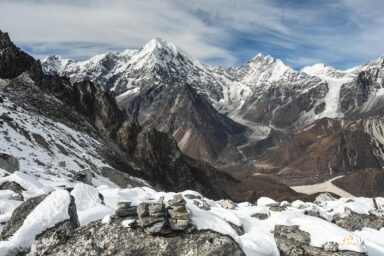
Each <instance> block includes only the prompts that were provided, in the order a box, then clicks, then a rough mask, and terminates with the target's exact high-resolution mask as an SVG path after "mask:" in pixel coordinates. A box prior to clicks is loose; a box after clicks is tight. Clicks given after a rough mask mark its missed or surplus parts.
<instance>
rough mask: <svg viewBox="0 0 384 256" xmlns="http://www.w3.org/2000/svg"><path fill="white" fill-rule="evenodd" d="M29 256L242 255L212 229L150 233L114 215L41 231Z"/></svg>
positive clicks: (225, 238) (230, 242)
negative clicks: (109, 218)
mask: <svg viewBox="0 0 384 256" xmlns="http://www.w3.org/2000/svg"><path fill="white" fill-rule="evenodd" d="M28 255H29V256H41V255H46V256H48V255H55V256H64V255H65V256H67V255H135V256H141V255H142V256H144V255H157V256H160V255H161V256H174V255H199V256H204V255H206V256H208V255H222V256H226V255H228V256H243V255H245V254H244V252H243V251H242V250H241V248H240V246H239V245H238V244H237V243H236V242H235V241H234V240H233V239H232V238H230V237H228V236H224V235H221V234H219V233H216V232H213V231H208V230H207V231H194V232H191V233H188V232H182V233H180V232H178V233H171V234H167V235H157V236H152V235H149V234H147V233H146V232H145V231H143V230H142V229H140V228H126V227H123V226H122V224H121V222H120V221H119V220H118V219H116V220H113V221H112V222H111V223H110V224H102V223H101V221H97V222H94V223H91V224H88V225H86V226H83V227H81V228H79V229H77V230H75V231H73V232H72V233H70V234H62V235H57V232H55V231H54V230H52V231H50V232H48V233H45V234H43V235H42V236H41V237H39V238H38V240H37V241H36V242H35V243H34V244H33V246H32V249H31V252H30V253H29V254H28Z"/></svg>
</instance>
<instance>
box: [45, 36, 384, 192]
mask: <svg viewBox="0 0 384 256" xmlns="http://www.w3.org/2000/svg"><path fill="white" fill-rule="evenodd" d="M43 69H44V71H45V72H46V73H49V74H60V75H64V76H68V77H69V78H70V79H71V80H72V81H78V80H80V79H84V78H86V79H90V80H93V81H96V82H98V83H100V84H102V85H104V86H105V87H107V88H111V90H112V91H113V92H114V94H115V95H116V99H117V102H118V105H119V106H120V108H121V109H125V110H126V112H127V113H128V114H130V115H132V116H134V117H136V118H137V120H138V122H139V124H140V125H142V126H144V127H151V128H155V129H157V130H160V131H163V132H165V133H168V134H169V135H171V136H173V138H174V139H175V140H176V142H177V144H178V146H179V148H180V149H181V151H182V152H184V153H185V154H187V155H189V156H190V157H192V158H194V159H198V160H204V161H209V162H210V163H211V164H213V165H214V166H216V167H219V168H221V169H226V170H227V171H229V172H230V173H231V174H233V175H235V176H236V177H237V178H238V179H241V180H246V179H250V178H249V177H253V175H254V174H259V173H264V174H272V175H274V176H276V177H278V179H282V180H284V181H286V182H292V183H295V184H296V183H300V184H304V183H313V182H316V181H321V180H325V179H328V178H330V177H333V176H335V175H343V174H346V173H350V172H354V171H358V170H364V169H367V168H374V169H377V170H382V166H383V162H384V161H383V159H384V158H383V156H384V155H383V153H382V147H383V146H382V145H383V143H384V139H383V129H382V121H381V118H380V115H381V114H382V112H383V104H382V102H383V101H384V97H383V95H384V94H383V90H384V89H383V88H384V84H383V83H384V58H383V57H381V58H378V59H376V60H372V61H370V62H368V63H366V64H363V65H360V66H357V67H355V68H352V69H349V70H337V69H335V68H332V67H328V66H325V65H322V64H317V65H314V66H310V67H305V68H303V69H302V70H300V71H295V70H293V69H291V68H290V67H288V66H286V65H285V64H284V63H283V62H282V61H280V60H278V59H274V58H272V57H271V56H263V55H260V54H259V55H257V56H256V57H254V58H253V59H251V60H250V61H248V62H247V63H245V64H244V65H242V66H240V67H228V68H225V67H212V66H208V65H204V64H201V63H199V62H198V61H196V60H194V59H192V58H190V57H189V56H188V55H187V54H186V53H185V52H184V51H182V50H180V49H178V48H177V47H176V46H175V45H173V44H172V43H169V42H165V41H163V40H161V39H154V40H151V41H150V42H148V43H147V44H146V45H145V46H144V47H143V48H142V49H139V50H126V51H124V52H121V53H108V54H103V55H98V56H95V57H93V58H91V59H90V60H87V61H82V62H78V61H73V60H65V59H62V58H60V57H58V56H51V57H48V58H47V59H45V60H44V61H43ZM250 180H253V178H251V179H250Z"/></svg>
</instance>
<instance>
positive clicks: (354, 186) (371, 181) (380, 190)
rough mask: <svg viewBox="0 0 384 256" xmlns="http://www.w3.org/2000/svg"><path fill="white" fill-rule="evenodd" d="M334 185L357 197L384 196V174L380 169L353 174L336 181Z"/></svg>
mask: <svg viewBox="0 0 384 256" xmlns="http://www.w3.org/2000/svg"><path fill="white" fill-rule="evenodd" d="M333 184H335V185H336V186H338V187H340V188H342V189H344V190H345V191H348V192H349V193H351V194H352V195H355V196H366V197H377V196H380V197H382V196H384V186H383V184H384V173H383V171H382V170H380V169H365V170H361V171H358V172H353V173H351V174H349V175H346V176H344V177H342V178H339V179H337V180H334V181H333Z"/></svg>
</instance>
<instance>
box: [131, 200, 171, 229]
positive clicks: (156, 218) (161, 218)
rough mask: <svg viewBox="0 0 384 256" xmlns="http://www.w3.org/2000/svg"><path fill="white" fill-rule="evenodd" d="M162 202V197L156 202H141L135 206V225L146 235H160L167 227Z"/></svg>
mask: <svg viewBox="0 0 384 256" xmlns="http://www.w3.org/2000/svg"><path fill="white" fill-rule="evenodd" d="M163 201H164V197H161V198H160V199H159V201H158V202H154V203H147V202H142V203H140V204H139V205H138V206H137V215H138V220H137V224H138V225H139V227H141V228H143V229H144V231H145V232H147V233H148V234H157V233H162V231H163V230H164V229H165V227H166V225H167V216H166V214H165V207H164V203H163Z"/></svg>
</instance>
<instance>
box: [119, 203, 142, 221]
mask: <svg viewBox="0 0 384 256" xmlns="http://www.w3.org/2000/svg"><path fill="white" fill-rule="evenodd" d="M117 207H118V208H117V209H116V216H117V217H120V218H125V217H130V216H136V215H137V207H136V206H131V202H118V203H117Z"/></svg>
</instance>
